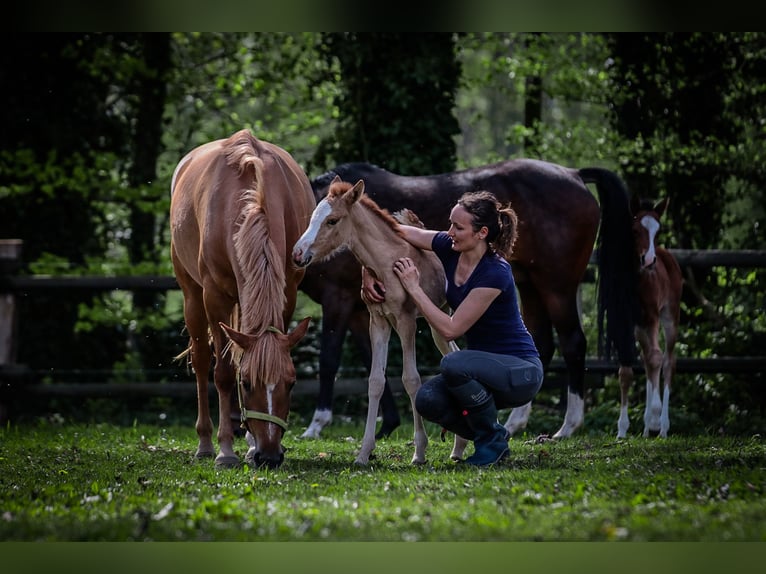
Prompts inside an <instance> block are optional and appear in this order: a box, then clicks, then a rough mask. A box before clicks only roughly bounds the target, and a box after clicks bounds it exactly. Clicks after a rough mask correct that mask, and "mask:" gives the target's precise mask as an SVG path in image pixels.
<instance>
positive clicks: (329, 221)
mask: <svg viewBox="0 0 766 574" xmlns="http://www.w3.org/2000/svg"><path fill="white" fill-rule="evenodd" d="M338 221H339V220H338V219H328V220H327V225H329V226H330V227H332V226H333V225H335V224H336V223H338Z"/></svg>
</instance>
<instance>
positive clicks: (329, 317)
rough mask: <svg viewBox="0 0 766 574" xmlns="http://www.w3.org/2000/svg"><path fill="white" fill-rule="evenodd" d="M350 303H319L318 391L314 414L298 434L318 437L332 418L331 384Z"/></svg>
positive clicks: (338, 363) (336, 370) (340, 351)
mask: <svg viewBox="0 0 766 574" xmlns="http://www.w3.org/2000/svg"><path fill="white" fill-rule="evenodd" d="M350 307H351V304H347V305H344V304H342V303H336V304H333V305H322V309H323V313H322V343H321V348H320V349H319V395H318V397H317V406H316V408H315V409H314V416H313V417H312V419H311V423H310V424H309V426H308V427H307V428H306V430H305V431H304V433H303V434H302V435H301V438H319V434H320V433H321V432H322V429H323V428H324V427H326V426H327V425H328V424H330V423H331V422H332V407H333V387H334V386H335V376H336V375H337V374H338V369H339V368H340V361H341V354H342V353H343V340H344V339H345V337H346V330H347V329H348V321H349V315H350V313H349V310H350Z"/></svg>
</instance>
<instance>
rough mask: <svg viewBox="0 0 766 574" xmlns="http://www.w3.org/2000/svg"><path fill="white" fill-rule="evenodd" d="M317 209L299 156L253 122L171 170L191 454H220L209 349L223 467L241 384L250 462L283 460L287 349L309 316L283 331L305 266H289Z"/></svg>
mask: <svg viewBox="0 0 766 574" xmlns="http://www.w3.org/2000/svg"><path fill="white" fill-rule="evenodd" d="M314 206H315V201H314V196H313V194H312V191H311V186H310V184H309V181H308V178H307V177H306V174H305V173H304V172H303V171H302V170H301V168H300V167H299V166H298V164H297V163H296V162H295V160H294V159H293V158H292V157H291V156H290V155H289V154H288V153H287V152H286V151H284V150H283V149H281V148H279V147H277V146H275V145H273V144H271V143H268V142H264V141H260V140H258V139H256V138H255V137H253V135H252V134H251V133H250V132H249V131H248V130H241V131H239V132H237V133H235V134H233V135H232V136H231V137H229V138H228V139H221V140H216V141H213V142H209V143H206V144H203V145H201V146H199V147H197V148H195V149H194V150H192V151H191V152H189V153H188V154H187V155H186V156H185V157H184V158H183V159H182V160H181V161H180V162H179V164H178V166H177V167H176V169H175V172H174V174H173V180H172V183H171V201H170V229H171V246H170V255H171V259H172V262H173V269H174V271H175V276H176V279H177V280H178V284H179V286H180V287H181V290H182V291H183V296H184V319H185V322H186V329H187V331H188V333H189V347H188V348H187V350H186V351H185V352H184V353H182V354H181V356H184V355H189V354H190V355H191V365H192V367H193V369H194V373H195V376H196V379H197V422H196V429H197V435H198V436H199V444H198V446H197V452H196V456H197V457H198V458H203V457H212V456H215V448H214V446H213V442H212V440H211V437H212V429H213V426H212V421H211V419H210V408H209V405H208V391H207V389H208V376H209V372H210V365H211V360H212V359H213V353H214V357H215V367H214V381H215V386H216V389H217V391H218V409H219V410H218V436H217V438H218V445H219V447H220V452H219V453H218V456H216V458H215V462H216V465H217V466H225V467H230V466H237V465H238V464H239V457H238V456H237V455H236V454H235V452H234V449H233V440H234V435H233V431H232V421H231V407H232V398H233V395H232V393H233V392H234V390H235V385H236V392H237V395H236V396H237V400H238V402H239V406H240V411H241V417H242V419H241V420H242V425H243V427H244V428H246V430H247V433H248V443H249V444H250V445H251V448H250V449H249V451H248V453H247V457H246V458H247V460H248V462H252V463H253V464H254V465H255V466H264V465H265V466H268V467H270V468H276V467H278V466H279V465H280V464H281V463H282V461H283V459H284V449H283V447H282V435H283V433H284V431H285V430H286V429H287V422H286V421H287V416H288V414H289V412H290V393H291V390H292V387H293V385H294V383H295V367H294V365H293V362H292V358H291V356H290V349H291V348H292V347H293V346H294V345H295V344H296V343H297V342H298V341H300V339H301V338H302V337H303V336H304V335H305V334H306V330H307V329H308V323H309V318H306V319H303V320H302V321H301V322H300V323H299V324H298V326H297V327H296V328H295V329H294V330H293V331H292V332H290V333H287V332H286V331H287V327H288V325H289V321H290V319H291V317H292V314H293V311H294V310H295V305H296V298H297V288H298V283H299V282H300V280H301V278H302V277H303V274H304V271H303V270H302V269H298V268H296V267H295V266H293V265H292V263H291V260H290V249H291V247H292V245H293V243H294V242H295V240H296V239H297V238H298V237H299V236H300V235H301V233H303V230H304V229H305V228H306V225H307V224H308V221H309V218H310V217H311V211H312V210H313V208H314ZM227 339H228V341H229V342H228V344H227ZM211 344H212V352H211Z"/></svg>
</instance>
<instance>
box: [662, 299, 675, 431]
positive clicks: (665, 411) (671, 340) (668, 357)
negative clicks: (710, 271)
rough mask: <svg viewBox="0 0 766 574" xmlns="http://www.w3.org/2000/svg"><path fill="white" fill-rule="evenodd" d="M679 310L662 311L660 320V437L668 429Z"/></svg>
mask: <svg viewBox="0 0 766 574" xmlns="http://www.w3.org/2000/svg"><path fill="white" fill-rule="evenodd" d="M679 313H680V311H679V308H678V307H677V306H676V307H675V309H668V308H665V309H663V312H662V314H661V315H660V319H661V321H662V328H663V330H664V332H665V354H664V356H663V359H662V379H663V390H662V414H661V415H660V436H661V437H663V438H665V437H667V436H668V430H669V429H670V391H671V384H672V380H673V377H674V376H675V373H676V341H677V340H678V321H679Z"/></svg>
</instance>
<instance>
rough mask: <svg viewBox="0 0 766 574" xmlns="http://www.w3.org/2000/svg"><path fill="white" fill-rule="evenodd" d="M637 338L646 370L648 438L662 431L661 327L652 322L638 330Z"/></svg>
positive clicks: (645, 407) (645, 410)
mask: <svg viewBox="0 0 766 574" xmlns="http://www.w3.org/2000/svg"><path fill="white" fill-rule="evenodd" d="M636 338H637V339H638V343H639V345H640V347H641V358H642V359H643V362H644V369H645V370H646V405H645V406H644V433H643V436H645V437H648V436H649V435H650V434H651V433H657V432H659V430H660V416H661V414H662V398H661V396H660V369H661V368H662V351H661V350H660V345H659V325H658V324H657V323H656V322H651V323H650V324H648V325H647V326H645V327H642V328H640V329H637V330H636Z"/></svg>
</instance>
